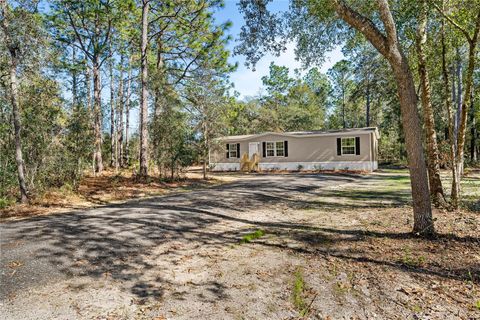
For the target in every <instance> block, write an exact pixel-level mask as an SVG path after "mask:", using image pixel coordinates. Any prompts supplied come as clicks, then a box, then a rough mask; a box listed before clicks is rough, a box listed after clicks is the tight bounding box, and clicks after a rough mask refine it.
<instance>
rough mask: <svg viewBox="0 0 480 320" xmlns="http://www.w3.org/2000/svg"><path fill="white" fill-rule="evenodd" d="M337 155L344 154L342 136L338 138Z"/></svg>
mask: <svg viewBox="0 0 480 320" xmlns="http://www.w3.org/2000/svg"><path fill="white" fill-rule="evenodd" d="M337 155H338V156H341V155H342V138H337Z"/></svg>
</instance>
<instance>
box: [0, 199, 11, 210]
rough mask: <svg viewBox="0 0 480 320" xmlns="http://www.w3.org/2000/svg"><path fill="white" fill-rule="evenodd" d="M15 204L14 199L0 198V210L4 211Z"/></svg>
mask: <svg viewBox="0 0 480 320" xmlns="http://www.w3.org/2000/svg"><path fill="white" fill-rule="evenodd" d="M13 204H15V199H11V198H7V197H0V209H5V208H7V207H10V206H11V205H13Z"/></svg>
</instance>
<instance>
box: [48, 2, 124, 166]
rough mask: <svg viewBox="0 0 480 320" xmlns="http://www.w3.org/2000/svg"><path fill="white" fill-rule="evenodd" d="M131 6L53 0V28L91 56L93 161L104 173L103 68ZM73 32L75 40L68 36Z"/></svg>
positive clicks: (58, 37)
mask: <svg viewBox="0 0 480 320" xmlns="http://www.w3.org/2000/svg"><path fill="white" fill-rule="evenodd" d="M130 6H131V4H130V2H129V1H115V0H106V1H100V0H86V1H81V2H79V1H73V0H56V1H53V3H52V15H51V20H52V27H53V28H52V29H53V30H52V31H53V33H54V35H55V37H56V38H57V39H58V40H60V41H63V42H68V43H71V44H72V45H74V46H76V47H78V49H80V50H81V51H82V53H83V54H84V55H85V58H86V59H88V60H89V62H90V64H91V68H92V73H93V96H94V103H93V117H94V134H95V142H94V163H95V171H96V172H97V173H101V172H102V170H103V161H102V135H101V131H102V112H101V80H100V70H101V67H102V65H103V63H104V62H105V60H106V59H108V58H109V56H110V50H109V43H110V37H111V33H112V29H113V26H114V25H115V24H116V23H118V21H119V19H120V18H121V16H120V14H121V12H122V11H123V10H128V8H129V7H130ZM70 34H74V36H75V40H76V41H75V42H72V40H71V38H70V37H69V35H70Z"/></svg>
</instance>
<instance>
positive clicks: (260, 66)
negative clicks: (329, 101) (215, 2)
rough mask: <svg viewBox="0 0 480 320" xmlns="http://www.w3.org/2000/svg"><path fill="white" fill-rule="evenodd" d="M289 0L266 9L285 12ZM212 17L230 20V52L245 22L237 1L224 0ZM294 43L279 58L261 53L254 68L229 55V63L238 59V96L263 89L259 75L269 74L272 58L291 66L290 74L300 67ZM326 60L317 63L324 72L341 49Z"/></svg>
mask: <svg viewBox="0 0 480 320" xmlns="http://www.w3.org/2000/svg"><path fill="white" fill-rule="evenodd" d="M288 5H289V1H288V0H273V2H272V3H271V4H270V5H269V7H268V8H269V9H270V10H272V11H285V10H288ZM214 16H215V20H216V21H217V22H218V23H223V22H226V21H231V22H232V23H233V26H232V27H231V28H230V29H229V30H228V31H227V33H228V34H230V35H231V36H232V38H233V40H232V41H231V42H230V43H229V45H228V49H230V51H231V52H233V48H234V47H235V44H236V40H237V39H238V35H239V34H240V28H241V27H242V25H243V24H244V20H243V17H242V15H241V13H240V12H239V10H238V6H237V0H225V7H224V8H222V9H219V10H218V11H217V12H216V13H215V15H214ZM294 49H295V44H294V43H289V44H288V45H287V50H286V51H285V52H283V53H282V54H281V55H280V56H279V57H276V56H274V55H271V54H269V55H266V56H264V57H263V58H262V59H261V60H260V61H259V62H258V63H257V65H256V67H255V71H252V70H251V69H248V68H247V67H246V66H245V64H244V62H245V58H244V57H242V56H232V57H231V58H230V62H231V63H235V62H238V69H237V70H236V71H235V72H234V73H233V74H232V75H231V77H230V78H231V81H232V82H233V83H234V85H235V90H236V91H238V92H240V97H241V98H245V97H248V96H254V95H256V94H258V93H260V92H261V90H262V80H261V78H262V77H263V76H264V75H267V74H268V70H269V69H268V68H269V66H270V63H271V62H272V61H274V62H275V64H277V65H282V66H287V67H288V68H289V69H290V73H291V75H292V76H293V70H294V69H295V68H301V64H300V62H299V61H296V60H295V53H294ZM326 56H327V60H326V62H325V63H324V64H323V65H322V66H318V67H319V68H320V70H321V71H322V72H324V73H326V71H327V70H328V69H329V68H331V67H332V66H333V65H334V64H335V63H336V62H337V61H339V60H341V59H343V54H342V52H341V50H340V48H337V49H336V50H334V51H332V52H330V53H328V54H327V55H326Z"/></svg>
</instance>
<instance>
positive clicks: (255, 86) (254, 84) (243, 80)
mask: <svg viewBox="0 0 480 320" xmlns="http://www.w3.org/2000/svg"><path fill="white" fill-rule="evenodd" d="M286 47H287V50H286V51H285V52H282V54H281V55H280V56H278V57H276V56H274V55H272V54H268V55H266V56H264V57H263V58H262V59H261V60H260V61H258V63H257V65H256V66H255V71H253V70H252V69H248V68H247V67H246V66H245V65H244V61H245V59H244V57H237V59H235V60H236V61H238V63H239V66H238V69H237V70H236V71H235V72H234V73H233V74H232V75H231V77H230V79H231V81H232V82H233V83H234V85H235V88H234V90H236V91H238V92H239V93H240V97H241V98H245V97H248V96H254V95H257V94H258V93H260V92H261V91H262V77H263V76H265V75H268V73H269V66H270V63H271V62H272V61H273V62H275V64H276V65H280V66H286V67H288V68H289V69H290V75H291V76H293V75H294V69H301V67H302V66H301V63H300V61H297V60H295V52H294V50H295V44H294V43H288V44H287V46H286ZM343 58H344V56H343V54H342V52H341V50H340V47H337V48H336V49H335V50H333V51H332V52H329V53H327V59H326V62H325V63H324V64H323V65H322V66H321V67H320V70H321V71H322V72H324V73H325V72H327V70H328V69H330V68H331V67H332V66H333V65H334V64H335V63H336V62H338V61H339V60H341V59H343Z"/></svg>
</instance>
